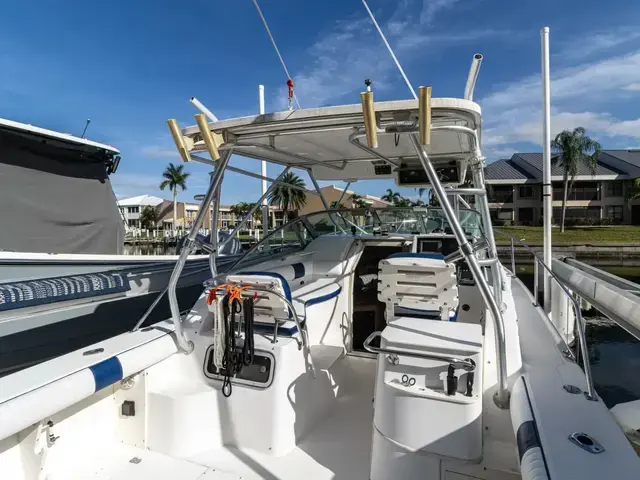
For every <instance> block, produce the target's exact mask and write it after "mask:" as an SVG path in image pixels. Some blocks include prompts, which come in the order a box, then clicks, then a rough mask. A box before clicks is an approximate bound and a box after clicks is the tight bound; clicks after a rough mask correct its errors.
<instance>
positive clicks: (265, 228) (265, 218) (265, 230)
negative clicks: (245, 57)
mask: <svg viewBox="0 0 640 480" xmlns="http://www.w3.org/2000/svg"><path fill="white" fill-rule="evenodd" d="M258 109H259V112H260V115H264V85H259V86H258ZM261 167H262V170H261V173H262V176H263V177H266V176H267V162H266V161H264V160H262V163H261ZM266 191H267V181H266V180H265V178H263V179H262V194H263V195H264V193H265V192H266ZM268 234H269V205H268V204H267V197H264V200H263V201H262V238H264V237H266V236H267V235H268Z"/></svg>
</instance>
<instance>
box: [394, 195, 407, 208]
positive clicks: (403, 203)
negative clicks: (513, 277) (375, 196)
mask: <svg viewBox="0 0 640 480" xmlns="http://www.w3.org/2000/svg"><path fill="white" fill-rule="evenodd" d="M393 206H394V207H410V206H411V200H409V199H408V198H404V197H401V196H400V195H398V197H397V198H394V199H393Z"/></svg>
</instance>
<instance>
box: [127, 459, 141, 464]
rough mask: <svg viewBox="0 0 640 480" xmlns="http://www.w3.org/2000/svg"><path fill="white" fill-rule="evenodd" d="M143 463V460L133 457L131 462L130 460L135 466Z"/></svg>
mask: <svg viewBox="0 0 640 480" xmlns="http://www.w3.org/2000/svg"><path fill="white" fill-rule="evenodd" d="M141 461H142V459H141V458H140V457H133V458H132V459H131V460H129V463H134V464H136V465H137V464H139V463H140V462H141Z"/></svg>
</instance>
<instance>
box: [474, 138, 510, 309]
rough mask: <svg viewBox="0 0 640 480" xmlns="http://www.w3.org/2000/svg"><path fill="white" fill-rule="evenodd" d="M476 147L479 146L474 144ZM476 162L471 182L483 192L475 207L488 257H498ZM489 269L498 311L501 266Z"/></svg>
mask: <svg viewBox="0 0 640 480" xmlns="http://www.w3.org/2000/svg"><path fill="white" fill-rule="evenodd" d="M476 148H479V147H478V146H477V145H476ZM475 161H476V164H475V165H473V166H472V168H471V172H472V176H473V184H474V186H475V188H476V189H480V190H482V192H483V193H480V194H476V208H477V209H479V210H480V217H482V223H483V225H484V229H485V237H486V239H487V241H488V242H489V258H498V249H497V248H496V238H495V235H494V234H493V228H492V226H491V212H490V210H489V203H488V198H487V195H486V190H485V188H486V187H485V182H484V170H483V168H482V161H481V159H480V158H479V157H478V158H476V160H475ZM490 269H491V283H492V284H493V290H494V295H495V297H496V301H497V302H498V306H499V307H500V311H502V307H503V304H502V267H501V266H500V263H499V262H496V263H494V264H492V265H491V266H490Z"/></svg>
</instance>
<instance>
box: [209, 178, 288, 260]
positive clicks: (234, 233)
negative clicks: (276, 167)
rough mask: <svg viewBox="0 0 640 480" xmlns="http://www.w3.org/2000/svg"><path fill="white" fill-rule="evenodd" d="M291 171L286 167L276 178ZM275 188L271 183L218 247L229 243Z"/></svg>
mask: <svg viewBox="0 0 640 480" xmlns="http://www.w3.org/2000/svg"><path fill="white" fill-rule="evenodd" d="M290 169H291V167H286V168H285V169H284V170H283V171H282V173H281V174H280V175H279V176H278V178H282V177H283V176H284V174H285V173H287V172H288V171H289V170H290ZM275 186H276V184H275V183H272V184H271V185H270V186H269V188H268V189H267V191H266V192H264V193H263V194H262V197H260V200H258V201H257V202H256V204H255V205H254V206H253V208H251V210H249V212H248V213H247V214H246V215H245V216H244V218H243V219H242V220H240V223H239V224H238V225H237V226H236V228H234V229H233V231H232V232H231V233H230V234H229V237H227V238H226V239H225V240H223V241H222V242H221V243H220V247H219V248H222V247H224V246H225V245H226V244H227V243H229V242H230V241H231V240H232V239H233V237H234V236H235V235H236V233H238V232H239V231H240V229H241V228H242V227H244V225H245V224H246V223H247V222H248V221H249V219H250V218H251V216H252V215H253V214H254V213H255V211H256V210H258V208H260V205H262V200H264V199H265V198H267V196H268V195H269V194H270V193H271V191H272V190H273V189H274V187H275Z"/></svg>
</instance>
